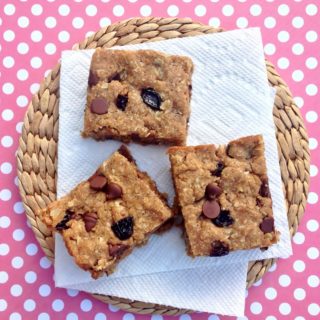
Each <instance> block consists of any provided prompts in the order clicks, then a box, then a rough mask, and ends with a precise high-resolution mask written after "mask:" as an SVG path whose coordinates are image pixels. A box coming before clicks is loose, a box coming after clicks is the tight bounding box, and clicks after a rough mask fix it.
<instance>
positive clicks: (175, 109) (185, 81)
mask: <svg viewBox="0 0 320 320" xmlns="http://www.w3.org/2000/svg"><path fill="white" fill-rule="evenodd" d="M192 71H193V64H192V61H191V59H190V58H188V57H182V56H172V55H166V54H164V53H160V52H157V51H152V50H138V51H125V50H106V49H101V48H99V49H96V51H95V52H94V54H93V56H92V60H91V67H90V74H89V79H88V92H87V105H86V109H85V116H84V131H83V135H84V136H85V137H89V136H90V137H93V138H95V139H98V140H102V139H108V138H113V139H118V140H122V141H124V142H129V141H137V142H141V143H156V144H175V145H184V144H185V140H186V135H187V125H188V119H189V114H190V106H189V105H190V97H191V76H192Z"/></svg>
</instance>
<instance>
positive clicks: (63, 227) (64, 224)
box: [56, 210, 73, 231]
mask: <svg viewBox="0 0 320 320" xmlns="http://www.w3.org/2000/svg"><path fill="white" fill-rule="evenodd" d="M72 216H73V212H72V211H70V210H67V211H66V214H65V216H64V217H63V219H62V220H61V221H60V222H59V223H58V224H57V225H56V230H57V231H62V230H66V229H68V228H69V227H68V226H67V223H68V222H69V221H70V219H71V218H72Z"/></svg>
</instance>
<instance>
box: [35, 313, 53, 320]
mask: <svg viewBox="0 0 320 320" xmlns="http://www.w3.org/2000/svg"><path fill="white" fill-rule="evenodd" d="M50 319H51V318H50V316H49V315H48V314H47V313H46V312H41V313H40V314H39V315H38V320H50Z"/></svg>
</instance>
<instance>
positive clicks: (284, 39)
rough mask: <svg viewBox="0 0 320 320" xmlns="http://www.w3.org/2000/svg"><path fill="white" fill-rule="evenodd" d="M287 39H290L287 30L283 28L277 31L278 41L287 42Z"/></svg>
mask: <svg viewBox="0 0 320 320" xmlns="http://www.w3.org/2000/svg"><path fill="white" fill-rule="evenodd" d="M289 39H290V34H289V32H288V31H284V30H283V31H280V32H279V33H278V40H279V41H280V42H287V41H289Z"/></svg>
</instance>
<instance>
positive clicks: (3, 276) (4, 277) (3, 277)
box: [0, 271, 9, 284]
mask: <svg viewBox="0 0 320 320" xmlns="http://www.w3.org/2000/svg"><path fill="white" fill-rule="evenodd" d="M8 279H9V276H8V273H7V272H6V271H0V283H2V284H3V283H6V282H7V281H8Z"/></svg>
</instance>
